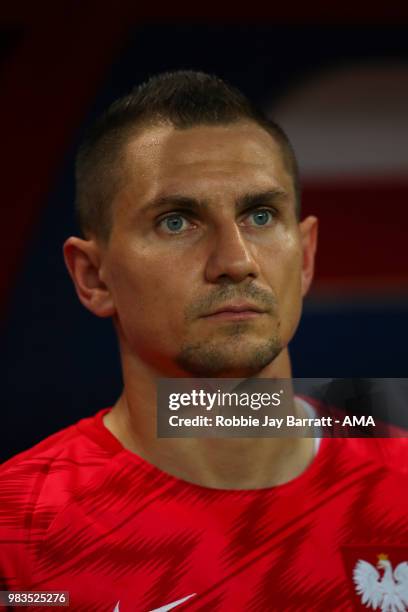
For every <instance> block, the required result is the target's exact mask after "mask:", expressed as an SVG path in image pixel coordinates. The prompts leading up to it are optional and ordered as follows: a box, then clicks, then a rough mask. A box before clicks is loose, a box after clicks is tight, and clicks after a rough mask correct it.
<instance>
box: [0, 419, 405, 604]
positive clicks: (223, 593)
mask: <svg viewBox="0 0 408 612" xmlns="http://www.w3.org/2000/svg"><path fill="white" fill-rule="evenodd" d="M107 410H109V409H104V410H101V411H100V412H99V413H98V414H96V415H95V416H94V417H90V418H87V419H83V420H81V421H79V423H77V424H75V425H72V426H71V427H68V428H66V429H64V430H62V431H60V432H58V433H56V434H54V435H53V436H51V437H49V438H47V439H46V440H44V441H43V442H41V443H40V444H38V445H37V446H35V447H33V448H32V449H30V450H28V451H26V452H24V453H21V454H20V455H18V456H16V457H14V458H12V459H10V460H9V461H8V462H6V463H5V464H4V465H3V466H2V467H1V468H0V590H13V589H16V590H17V589H21V590H22V589H25V590H52V591H56V590H61V591H69V593H70V602H71V603H70V607H69V609H70V610H78V611H80V612H91V611H92V612H104V611H106V612H108V611H109V612H113V610H115V609H116V611H120V612H147V611H150V610H155V609H158V608H161V607H162V606H165V605H166V604H170V603H172V602H177V601H178V600H180V599H183V598H185V597H187V596H189V595H192V597H190V598H189V599H188V600H187V601H185V602H184V603H180V604H179V605H177V606H175V609H176V610H177V611H178V610H179V609H180V610H181V609H183V610H184V609H186V610H187V609H188V610H191V611H193V610H194V611H198V610H200V611H204V610H205V611H208V612H210V611H211V612H217V611H231V612H232V611H233V612H237V611H244V610H245V611H248V612H255V611H262V612H264V611H279V612H282V611H296V612H299V611H302V610H304V611H307V612H311V611H314V610H316V611H320V610H322V611H323V610H325V611H327V610H336V611H343V610H344V611H349V610H353V609H354V607H353V606H354V605H360V604H359V602H360V596H358V595H357V594H356V592H355V590H354V586H353V582H352V576H351V575H350V573H351V570H350V569H349V568H351V567H353V564H354V561H353V559H351V561H350V555H351V554H353V551H358V552H357V553H356V554H357V555H358V556H357V557H356V559H355V561H356V562H357V560H358V559H364V558H365V557H364V551H365V550H367V557H366V560H367V561H369V562H372V560H373V559H375V555H377V554H379V555H388V556H389V559H390V562H392V560H393V554H395V551H396V550H397V551H398V555H399V556H398V561H400V560H401V559H403V560H404V559H405V560H408V520H407V517H408V470H407V443H408V440H406V439H397V440H390V439H344V438H343V439H329V438H325V439H323V440H322V441H321V444H320V447H319V451H318V453H317V455H316V457H315V459H314V461H313V462H312V463H311V465H310V466H309V467H308V468H307V469H306V470H305V471H304V472H303V473H302V474H301V475H300V476H299V477H297V478H295V479H294V480H292V481H291V482H289V483H287V484H284V485H280V486H277V487H271V488H268V489H258V490H251V491H237V490H216V489H209V488H206V487H201V486H197V485H193V484H190V483H187V482H185V481H182V480H179V479H177V478H174V477H172V476H170V475H168V474H166V473H164V472H162V471H160V470H159V469H157V468H155V467H154V466H152V465H150V464H148V463H146V462H145V461H144V460H142V459H141V458H140V457H138V456H137V455H136V454H134V453H131V452H130V451H128V450H126V449H124V448H123V447H122V445H121V444H120V443H119V442H118V440H116V438H115V437H114V436H113V435H112V434H111V433H110V432H109V431H108V430H107V429H106V428H105V426H104V424H103V421H102V417H103V415H104V414H105V413H106V412H107ZM345 559H346V560H347V562H345ZM118 602H119V603H118ZM26 609H33V610H34V609H35V610H43V609H44V610H45V608H43V607H36V608H31V607H29V608H26ZM167 609H170V608H167Z"/></svg>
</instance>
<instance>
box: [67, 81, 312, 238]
mask: <svg viewBox="0 0 408 612" xmlns="http://www.w3.org/2000/svg"><path fill="white" fill-rule="evenodd" d="M243 120H244V121H245V120H247V121H248V120H249V121H253V122H255V123H257V124H258V125H260V126H261V127H262V128H264V129H265V130H266V131H267V132H269V133H270V134H271V136H272V137H273V138H274V139H275V140H276V141H277V142H278V144H279V146H280V148H281V151H282V156H283V159H284V162H285V164H286V167H287V169H288V171H289V172H290V174H291V176H292V178H293V184H294V190H295V195H296V212H297V216H298V218H299V216H300V184H299V183H300V181H299V171H298V165H297V161H296V157H295V153H294V151H293V148H292V145H291V143H290V141H289V139H288V137H287V135H286V134H285V132H284V131H283V129H282V128H281V127H280V126H279V125H278V124H277V123H275V122H274V121H272V120H270V119H268V118H267V117H266V115H265V114H264V113H263V112H262V111H261V110H260V109H258V108H257V107H256V106H255V105H253V104H252V103H251V102H250V101H249V100H248V99H247V98H246V97H245V96H244V94H242V93H241V92H240V91H239V90H238V89H236V88H235V87H232V86H231V85H229V84H228V83H226V82H225V81H223V80H221V79H220V78H218V77H216V76H213V75H209V74H205V73H203V72H194V71H181V70H180V71H175V72H165V73H162V74H159V75H157V76H154V77H151V78H150V79H149V80H148V81H146V82H145V83H143V84H142V85H139V86H138V87H136V88H135V89H134V90H133V91H132V92H131V93H130V94H129V95H127V96H125V97H123V98H120V99H119V100H116V102H114V103H113V104H112V105H111V106H110V107H109V108H108V109H107V110H106V111H105V112H104V113H103V114H102V115H101V116H100V117H99V119H97V120H96V122H95V123H94V124H93V125H92V126H91V128H90V129H89V130H88V132H87V134H86V136H85V138H84V141H83V143H82V145H81V146H80V148H79V151H78V155H77V159H76V203H75V207H76V213H77V218H78V222H79V226H80V229H81V232H82V234H83V235H84V236H87V235H95V236H96V237H98V238H100V239H102V240H105V241H107V240H108V239H109V235H110V230H111V226H112V215H111V202H112V200H113V198H114V196H115V194H116V193H117V191H118V188H119V185H120V181H121V180H122V176H121V172H120V161H123V154H124V149H125V144H126V143H127V141H128V140H129V138H130V136H131V134H132V132H134V131H135V129H138V128H139V129H140V128H141V127H148V126H153V125H157V124H160V123H169V124H171V125H173V126H174V127H175V128H176V129H188V128H191V127H194V126H197V125H228V124H232V123H237V122H239V121H243ZM122 174H123V173H122Z"/></svg>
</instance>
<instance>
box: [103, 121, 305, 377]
mask: <svg viewBox="0 0 408 612" xmlns="http://www.w3.org/2000/svg"><path fill="white" fill-rule="evenodd" d="M125 159H126V163H125V166H126V167H125V168H124V172H125V175H124V181H123V184H124V187H123V188H122V189H121V190H120V192H119V193H118V195H117V197H116V199H115V201H114V203H113V226H112V233H111V237H110V240H109V243H108V245H107V246H106V247H104V251H103V258H102V262H103V263H102V267H101V276H102V277H103V280H104V281H105V282H106V284H107V286H108V287H109V290H110V292H111V295H112V299H113V302H114V307H115V319H116V323H117V326H118V329H119V332H120V336H121V343H122V347H123V343H125V344H126V347H127V348H126V349H125V350H127V351H130V353H131V354H133V355H135V356H137V357H138V358H139V359H140V360H142V361H143V362H144V363H146V364H148V365H150V366H152V367H153V368H154V369H156V370H158V371H159V372H161V373H162V374H163V375H165V376H169V375H170V376H171V375H176V376H179V375H186V376H187V375H190V374H193V375H198V376H224V377H228V376H231V377H234V376H239V377H245V376H251V375H254V374H255V373H257V372H259V371H260V370H261V369H262V368H264V367H265V366H266V365H267V364H269V363H270V362H271V361H272V360H273V359H274V358H275V357H276V356H277V355H278V354H279V353H280V351H281V350H282V348H283V347H285V346H286V345H287V343H288V342H289V340H290V339H291V338H292V336H293V334H294V332H295V329H296V327H297V324H298V321H299V318H300V312H301V302H302V293H304V291H305V288H304V287H303V288H302V282H301V269H302V259H303V254H302V239H301V232H300V227H299V224H298V222H297V219H296V213H295V195H294V189H293V182H292V178H291V176H290V174H289V173H288V170H287V168H286V167H285V165H284V162H283V160H282V155H281V152H280V149H279V146H278V144H277V143H275V141H274V140H273V139H272V138H271V136H270V135H269V134H268V133H267V132H265V131H264V130H263V129H262V128H260V127H258V126H257V125H256V124H252V123H237V124H233V125H230V126H198V127H194V128H191V129H186V130H176V129H174V128H173V127H170V126H157V127H152V128H146V130H144V131H142V132H141V133H140V134H138V135H137V136H135V137H134V138H132V139H131V141H130V142H129V144H128V146H127V149H126V155H125Z"/></svg>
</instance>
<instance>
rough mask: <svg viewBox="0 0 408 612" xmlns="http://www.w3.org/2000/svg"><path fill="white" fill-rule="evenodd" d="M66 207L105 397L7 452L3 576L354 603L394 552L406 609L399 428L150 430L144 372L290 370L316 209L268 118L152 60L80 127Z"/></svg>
mask: <svg viewBox="0 0 408 612" xmlns="http://www.w3.org/2000/svg"><path fill="white" fill-rule="evenodd" d="M328 204H329V203H328ZM77 208H78V212H79V219H80V224H81V229H82V232H83V236H82V237H81V238H80V237H71V238H69V239H68V240H67V241H66V243H65V245H64V254H65V261H66V264H67V267H68V270H69V273H70V275H71V277H72V280H73V282H74V285H75V288H76V291H77V294H78V297H79V299H80V301H81V302H82V304H83V305H84V306H85V307H86V308H88V309H89V310H90V311H91V312H93V313H94V314H95V315H97V316H99V317H112V319H113V322H114V325H115V329H116V332H117V336H118V341H119V346H120V353H121V361H122V370H123V379H124V388H123V393H122V395H121V397H120V398H119V399H118V401H117V402H116V404H115V405H114V406H113V408H112V409H104V410H102V411H100V412H99V413H98V414H97V415H96V416H95V417H94V418H90V419H83V420H82V421H80V422H79V423H78V424H76V425H74V426H72V427H69V428H67V429H65V430H63V431H62V432H59V433H57V434H54V435H53V436H51V437H50V438H48V439H47V440H45V441H44V442H42V443H40V444H39V445H37V446H36V447H34V448H33V449H31V450H29V451H26V452H25V453H22V454H21V455H19V456H17V457H15V458H13V459H11V460H10V461H9V462H7V463H6V464H5V465H4V466H3V468H2V471H1V506H0V512H1V515H0V516H1V520H0V541H1V551H0V574H1V576H2V582H1V583H0V587H1V588H2V589H3V590H9V591H11V590H30V591H40V590H41V591H53V592H57V591H68V592H69V595H70V607H71V609H74V610H81V611H82V612H85V611H91V610H95V611H96V610H98V611H99V610H101V611H102V610H107V611H108V610H109V611H113V610H115V611H119V610H120V611H121V612H126V611H127V610H129V611H131V610H132V611H133V610H137V611H148V610H170V609H173V608H177V609H189V610H211V611H217V610H223V611H224V610H226V611H230V610H231V611H236V610H279V611H281V610H350V609H352V608H353V605H355V604H356V602H357V603H358V601H359V600H360V599H359V598H360V595H361V596H364V597H365V595H366V591H367V589H368V590H369V591H370V592H369V597H371V600H370V601H373V602H374V604H375V605H377V604H378V605H380V604H381V605H382V602H383V601H384V597H385V595H384V589H383V587H382V586H381V581H380V579H382V577H383V576H382V572H383V570H384V576H385V572H386V571H388V569H387V568H388V565H387V564H394V566H395V564H396V562H397V561H398V563H399V564H400V565H398V567H399V568H400V569H399V572H400V573H399V580H400V584H402V587H401V589H402V590H401V589H400V592H398V594H396V595H395V597H399V600H396V601H400V602H402V603H401V604H400V605H402V606H403V605H408V595H407V592H406V590H405V591H403V589H404V588H406V586H404V585H406V577H407V574H406V572H407V568H408V565H407V563H406V560H407V559H408V557H407V554H406V553H407V546H408V525H407V520H406V516H407V513H408V503H407V502H408V496H407V470H406V459H405V454H404V452H403V451H404V449H403V447H402V441H398V443H397V441H392V443H393V445H392V446H391V445H390V444H388V445H386V444H385V442H391V441H381V442H380V441H378V440H367V441H364V440H357V441H356V440H348V439H327V438H325V439H323V440H322V441H321V444H320V446H319V448H318V449H317V447H318V445H317V444H316V440H313V439H312V438H305V437H283V438H278V437H274V438H271V437H269V438H251V437H245V438H234V439H232V438H226V437H222V438H199V437H196V438H191V437H189V438H160V437H158V436H157V433H156V427H157V419H156V401H157V380H158V378H192V377H197V378H204V377H206V378H208V377H209V378H221V377H222V378H230V379H235V378H240V379H288V378H290V376H291V369H290V359H289V353H288V344H289V342H290V340H291V339H292V337H293V335H294V333H295V330H296V327H297V325H298V323H299V318H300V314H301V305H302V298H303V296H304V295H305V294H306V293H307V291H308V289H309V287H310V284H311V281H312V276H313V265H314V255H315V249H316V241H317V220H316V218H315V217H313V216H309V217H307V218H305V219H303V220H302V221H301V220H300V198H299V186H298V172H297V167H296V160H295V157H294V154H293V151H292V148H291V146H290V143H289V141H288V139H287V137H286V136H285V134H284V133H283V131H282V130H281V129H280V128H279V127H278V126H277V125H276V124H274V123H272V122H271V121H268V120H267V119H266V118H265V117H264V116H263V115H262V114H261V113H260V112H259V111H257V110H256V109H254V108H253V107H252V105H251V104H250V103H249V102H248V101H247V100H246V99H245V98H244V96H243V95H242V94H240V93H239V92H237V91H236V90H234V89H233V88H231V87H229V86H228V85H226V84H225V83H224V82H222V81H221V80H219V79H217V78H215V77H211V76H208V75H205V74H201V73H194V72H175V73H169V74H164V75H159V76H158V77H155V78H152V79H151V80H149V81H148V82H147V83H146V84H144V85H142V86H140V87H139V88H138V89H136V90H135V92H133V93H132V94H131V95H130V96H128V97H127V98H126V99H124V100H120V101H118V102H116V103H115V104H114V105H113V106H112V107H111V108H110V109H108V111H107V112H106V113H105V115H104V116H103V117H102V118H101V119H100V120H99V121H98V122H97V124H96V125H95V126H94V128H93V129H92V130H91V132H90V133H89V135H88V137H87V140H86V142H85V143H84V145H83V146H82V148H81V150H80V153H79V156H78V163H77ZM290 406H291V411H292V413H293V415H297V416H305V415H307V414H309V415H310V414H313V412H312V411H311V408H310V406H309V405H308V404H307V403H305V402H302V401H300V400H299V399H297V398H292V400H291V402H290ZM387 453H388V454H387ZM392 453H393V454H392ZM353 547H354V548H353ZM356 547H357V549H358V553H355V554H357V555H358V556H357V557H356V558H355V563H354V562H353V564H352V566H350V567H349V565H348V564H349V560H350V559H351V558H352V556H350V555H352V554H354V552H355V550H356ZM353 551H354V552H353ZM378 555H380V557H378V558H377V556H378ZM401 555H402V557H401ZM404 555H405V556H404ZM359 560H360V561H361V562H362V564H363V565H358V563H357V561H359ZM364 563H365V564H366V565H364ZM376 563H378V564H379V565H378V568H379V569H378V570H377V569H375V565H376ZM369 564H370V565H369ZM353 572H354V573H353ZM353 576H354V581H355V583H356V588H357V589H359V590H358V592H357V591H355V590H354V585H353V581H352V579H353ZM404 581H405V582H404ZM394 582H395V585H397V583H398V580H396V581H394ZM390 584H391V583H390ZM398 584H399V583H398ZM376 585H377V586H376ZM378 585H379V586H378ZM396 588H397V586H396ZM398 588H399V587H398ZM370 589H371V590H370ZM376 589H377V590H379V591H378V593H377V591H376ZM381 589H382V590H381ZM388 590H389V596H390V597H391V595H392V596H394V592H393V590H392V588H391V587H389V589H388ZM373 593H374V594H373ZM390 594H391V595H390ZM387 597H388V595H387ZM365 601H369V600H368V599H366V600H365ZM390 601H391V600H390ZM374 604H373V607H374ZM384 605H385V604H384ZM386 605H388V604H387V602H386ZM374 609H375V608H374ZM378 609H379V608H378ZM382 609H391V607H388V608H386V607H383V608H382ZM393 609H394V608H393ZM395 609H404V608H395Z"/></svg>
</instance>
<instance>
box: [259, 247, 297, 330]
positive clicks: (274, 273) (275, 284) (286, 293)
mask: <svg viewBox="0 0 408 612" xmlns="http://www.w3.org/2000/svg"><path fill="white" fill-rule="evenodd" d="M268 259H269V262H270V265H269V266H267V272H266V277H267V279H268V281H269V286H270V287H271V288H272V291H273V293H274V295H275V297H276V298H277V300H278V311H279V321H280V327H281V329H282V333H283V332H284V330H288V331H289V330H291V329H292V328H293V327H294V326H296V325H297V323H298V321H299V317H300V311H301V304H302V282H301V279H302V276H301V270H302V251H301V248H300V245H299V242H298V241H297V240H296V239H294V238H293V237H291V236H288V235H285V236H283V237H282V241H279V242H278V243H275V245H274V247H273V248H272V249H271V252H270V253H269V256H268Z"/></svg>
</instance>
